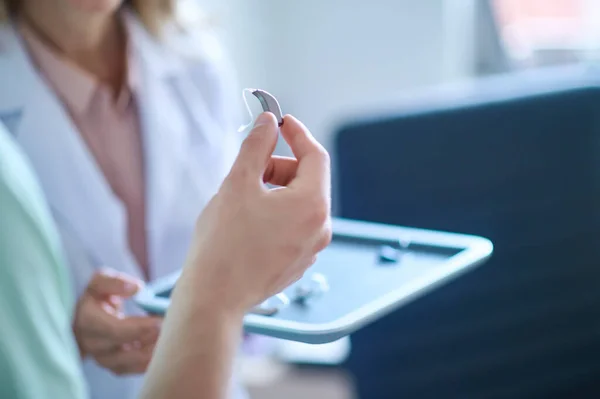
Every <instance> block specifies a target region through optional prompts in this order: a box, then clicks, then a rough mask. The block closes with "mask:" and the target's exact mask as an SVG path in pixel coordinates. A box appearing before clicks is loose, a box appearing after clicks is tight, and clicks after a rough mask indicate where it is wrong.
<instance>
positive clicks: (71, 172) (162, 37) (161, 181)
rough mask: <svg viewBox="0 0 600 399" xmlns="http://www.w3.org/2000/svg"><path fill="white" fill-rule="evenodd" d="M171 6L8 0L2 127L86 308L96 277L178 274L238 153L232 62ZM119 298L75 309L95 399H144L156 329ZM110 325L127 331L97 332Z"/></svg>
mask: <svg viewBox="0 0 600 399" xmlns="http://www.w3.org/2000/svg"><path fill="white" fill-rule="evenodd" d="M176 6H177V4H176V3H175V0H137V1H136V0H133V1H123V0H0V15H4V17H3V19H2V21H3V22H1V23H0V71H1V73H0V122H3V123H4V124H5V125H6V126H7V127H8V129H9V130H10V132H11V134H12V135H13V136H14V138H15V139H16V142H17V143H18V144H20V146H21V148H22V150H23V151H24V152H25V153H26V154H27V155H28V156H29V159H30V161H31V164H32V165H33V167H34V169H35V172H36V173H37V175H38V177H39V179H40V181H41V185H42V188H43V190H44V192H45V194H46V197H47V200H48V203H49V205H50V208H51V210H52V212H53V215H54V218H55V220H56V221H57V224H58V227H59V230H60V233H61V238H62V242H63V245H64V247H65V250H66V254H67V258H68V263H69V266H70V271H71V274H72V279H73V281H74V284H75V292H76V294H77V295H78V297H79V298H80V303H81V300H82V299H83V298H84V297H85V296H86V295H85V292H86V288H87V287H88V286H89V283H90V281H91V279H92V276H94V274H95V273H96V272H97V271H98V270H99V269H100V268H102V267H110V268H113V269H116V270H117V271H119V272H120V273H123V274H125V275H128V276H131V277H132V278H136V279H139V280H142V281H147V280H150V279H154V278H157V277H160V276H163V275H165V274H168V273H170V272H173V271H175V270H177V269H178V268H180V267H181V265H182V264H184V257H185V254H186V249H187V248H188V245H189V242H190V239H191V236H192V232H193V229H194V220H195V218H196V215H198V214H199V213H200V211H201V210H202V208H203V207H204V205H205V204H206V203H207V202H208V201H209V200H210V198H211V197H212V196H213V195H214V193H215V192H216V191H217V189H218V187H219V184H220V183H221V181H222V179H223V177H224V176H225V175H226V173H227V172H228V170H229V167H230V164H231V162H232V160H233V158H234V156H235V154H236V153H237V149H238V144H239V143H238V137H237V136H236V133H235V132H236V130H235V127H236V122H237V121H236V117H235V114H236V111H237V106H236V101H234V100H233V99H234V98H236V94H237V93H235V92H234V90H235V89H234V88H235V85H234V84H233V82H232V75H231V72H230V69H229V67H228V64H227V62H226V60H225V59H224V57H223V54H222V52H221V50H220V48H219V46H218V44H217V42H216V40H215V38H214V36H213V35H212V34H211V33H210V32H209V31H208V30H207V29H205V28H203V26H202V24H199V23H195V24H194V25H193V26H191V25H190V24H189V21H187V22H188V23H186V22H185V21H182V19H180V18H177V15H178V12H177V10H178V7H176ZM185 15H186V16H189V15H190V12H187V11H186V12H185ZM0 18H1V17H0ZM134 291H135V290H131V293H133V292H134ZM119 296H120V299H124V298H126V297H127V296H128V294H125V293H123V294H122V295H119ZM120 299H118V298H117V300H115V301H112V302H113V303H115V306H114V307H106V306H89V303H90V301H87V302H86V303H88V305H86V306H81V305H79V306H77V307H76V310H75V315H74V322H73V324H74V325H73V328H74V331H75V334H76V337H77V342H78V344H79V347H80V351H81V354H82V356H83V357H84V372H85V375H86V378H87V381H88V384H89V387H90V391H91V394H92V397H93V398H100V399H103V398H114V399H121V398H122V399H128V398H133V397H136V396H137V394H138V392H139V388H140V386H141V376H139V375H134V373H139V372H141V371H143V370H145V368H146V366H147V364H148V362H149V359H150V356H151V355H152V350H153V345H154V343H155V340H156V335H157V334H151V333H148V332H147V328H146V327H147V326H148V323H149V322H150V321H152V320H149V318H148V317H145V316H144V315H143V314H141V313H140V311H139V310H138V309H136V308H135V307H133V306H132V305H131V304H130V303H128V302H126V304H125V308H124V314H121V309H120V305H119V303H120ZM107 315H108V316H110V317H113V318H115V319H119V320H126V323H120V324H119V327H118V328H117V327H115V326H114V325H112V326H111V325H110V323H106V324H98V323H94V321H97V320H102V319H103V318H106V316H107ZM125 315H127V316H125ZM92 324H93V325H92ZM142 326H143V327H144V328H142ZM119 328H122V329H123V330H119ZM157 328H159V327H158V325H157ZM132 331H133V332H134V333H135V332H136V331H140V333H139V334H145V335H143V336H140V335H139V334H138V335H137V336H136V335H135V334H133V336H132ZM142 332H144V333H142ZM117 374H118V375H117ZM240 395H241V392H240Z"/></svg>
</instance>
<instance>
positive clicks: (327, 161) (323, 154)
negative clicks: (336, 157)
mask: <svg viewBox="0 0 600 399" xmlns="http://www.w3.org/2000/svg"><path fill="white" fill-rule="evenodd" d="M318 152H319V156H320V157H321V160H322V161H323V163H325V164H327V165H329V164H330V163H331V156H330V155H329V152H328V151H327V150H326V149H325V147H323V146H322V145H320V144H319V146H318Z"/></svg>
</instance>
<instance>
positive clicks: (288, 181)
mask: <svg viewBox="0 0 600 399" xmlns="http://www.w3.org/2000/svg"><path fill="white" fill-rule="evenodd" d="M282 121H284V123H283V125H282V127H281V134H282V136H283V138H284V139H285V140H286V142H287V143H288V144H289V146H290V147H291V149H292V152H293V153H294V155H295V157H296V158H295V159H294V158H285V157H277V156H273V155H272V153H273V150H274V148H275V144H276V142H277V137H278V130H279V129H278V121H277V120H276V118H275V117H274V115H273V114H272V113H269V112H267V113H263V114H261V115H260V116H259V117H258V118H257V120H256V123H255V125H254V128H253V129H252V131H251V132H250V134H249V135H248V137H247V138H246V140H245V141H244V143H243V145H242V148H241V151H240V154H239V156H238V158H237V160H236V162H235V164H234V165H233V167H232V169H231V172H230V174H229V176H228V177H227V178H226V179H225V181H224V183H223V185H222V186H221V188H220V190H219V192H218V193H217V194H216V195H215V197H214V198H213V199H212V200H211V201H210V203H209V204H208V206H207V207H206V208H205V210H204V212H203V213H202V215H201V216H200V218H199V219H198V222H197V228H196V233H195V235H196V237H195V239H194V241H193V242H194V243H195V246H194V248H192V250H191V252H190V256H189V258H188V261H187V264H186V267H185V269H184V272H183V276H182V278H181V279H180V281H179V283H178V288H177V289H176V290H175V293H174V296H173V301H177V300H190V299H191V298H198V297H199V296H201V297H202V302H203V303H206V302H209V303H212V304H214V306H215V307H216V308H218V309H219V311H221V312H225V313H226V314H233V315H239V316H240V317H241V316H242V315H243V314H245V313H246V312H247V311H248V310H249V309H250V308H252V307H253V306H255V305H257V304H259V303H261V302H262V301H263V300H265V299H266V298H268V297H270V296H272V295H274V294H276V293H278V292H280V291H282V290H283V289H284V288H285V287H287V286H289V285H290V284H291V283H293V282H294V281H296V280H298V279H299V278H300V277H301V276H302V275H303V274H304V272H305V271H306V269H307V268H308V267H309V266H310V265H311V264H312V263H313V262H314V259H315V256H316V255H317V253H318V252H320V251H321V250H322V249H324V248H325V247H326V246H327V245H328V244H329V242H330V240H331V217H330V165H329V156H328V154H327V152H326V151H325V149H324V148H323V147H322V146H321V145H320V144H319V143H318V142H317V141H316V140H315V139H314V138H313V136H312V135H311V134H310V132H309V131H308V129H306V127H304V125H303V124H302V123H300V122H299V121H298V120H297V119H295V118H294V117H292V116H289V115H288V116H286V117H285V118H283V120H282ZM264 183H270V184H273V185H276V186H280V187H277V188H276V189H268V188H267V186H266V185H265V184H264ZM224 293H227V295H225V294H224ZM196 300H197V299H196Z"/></svg>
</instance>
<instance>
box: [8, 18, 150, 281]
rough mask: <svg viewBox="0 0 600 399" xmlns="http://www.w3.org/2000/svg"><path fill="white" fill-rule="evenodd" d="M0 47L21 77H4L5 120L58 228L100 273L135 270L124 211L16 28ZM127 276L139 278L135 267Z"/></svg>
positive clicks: (9, 65)
mask: <svg viewBox="0 0 600 399" xmlns="http://www.w3.org/2000/svg"><path fill="white" fill-rule="evenodd" d="M0 43H1V44H0V46H2V47H1V50H0V70H4V71H18V73H19V74H20V75H19V78H18V79H15V77H14V76H10V75H11V74H1V76H0V116H2V115H3V116H4V118H0V119H6V116H7V115H8V116H10V117H11V118H12V120H11V123H10V125H11V132H12V133H13V135H14V136H15V138H16V140H17V142H18V143H19V144H20V145H21V146H22V148H23V149H24V150H25V152H26V154H28V156H29V158H30V161H31V163H32V165H33V167H34V169H35V171H36V173H37V174H38V177H39V180H40V181H41V184H42V187H43V189H44V192H45V194H46V197H47V200H48V203H49V205H50V207H51V209H52V211H53V212H54V214H55V216H56V218H57V220H58V222H59V224H60V225H61V227H63V228H66V229H69V230H70V232H71V233H73V234H74V236H76V237H77V238H78V239H79V240H80V241H81V243H82V245H83V246H84V247H85V250H86V252H87V253H88V254H89V256H90V258H92V259H90V260H91V262H92V263H94V264H95V266H96V267H98V266H102V265H103V266H110V265H111V264H115V265H116V264H119V265H123V264H125V265H132V264H131V262H130V261H129V260H130V259H127V260H126V261H125V262H124V261H123V258H124V257H125V258H129V257H130V254H129V253H128V251H127V249H126V248H127V240H126V234H125V232H126V230H125V220H126V219H125V214H124V210H123V209H122V206H121V204H120V202H119V201H118V199H116V198H115V196H114V194H113V193H112V190H111V189H110V187H109V186H108V184H107V183H106V181H105V179H104V177H103V175H102V173H101V172H100V170H99V169H98V167H97V165H96V163H95V160H94V159H93V157H92V156H91V154H90V152H89V151H88V149H87V147H86V146H85V143H84V142H83V141H82V139H81V138H80V135H79V134H78V132H77V130H76V128H75V126H74V125H73V123H72V122H71V118H70V117H69V116H68V114H67V113H66V111H65V109H64V108H63V106H62V104H61V103H60V101H59V100H58V99H57V98H56V96H55V94H54V93H53V92H52V90H51V89H50V88H49V87H48V86H47V84H46V83H45V82H44V80H43V79H42V78H41V77H40V75H39V74H38V72H37V71H36V70H35V68H34V67H33V66H32V63H31V61H30V60H29V58H28V55H27V54H26V51H25V50H24V47H23V44H22V43H21V40H20V38H19V36H18V35H17V34H16V32H15V30H14V29H13V28H4V29H3V30H2V31H1V32H0ZM4 63H5V65H3V64H4ZM12 81H18V85H16V84H13V83H11V82H12ZM15 115H16V116H15ZM77 266H78V265H73V267H77ZM125 271H126V272H129V273H132V274H134V275H139V272H138V271H137V270H136V269H135V268H133V267H132V268H131V270H125Z"/></svg>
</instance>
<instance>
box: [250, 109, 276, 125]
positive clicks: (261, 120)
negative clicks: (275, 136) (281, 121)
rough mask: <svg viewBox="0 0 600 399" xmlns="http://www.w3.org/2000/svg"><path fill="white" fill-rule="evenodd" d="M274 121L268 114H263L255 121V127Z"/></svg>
mask: <svg viewBox="0 0 600 399" xmlns="http://www.w3.org/2000/svg"><path fill="white" fill-rule="evenodd" d="M272 120H273V118H272V117H271V115H269V113H268V112H263V113H262V114H260V115H258V117H257V118H256V121H254V126H260V125H267V124H269V123H271V121H272Z"/></svg>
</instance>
